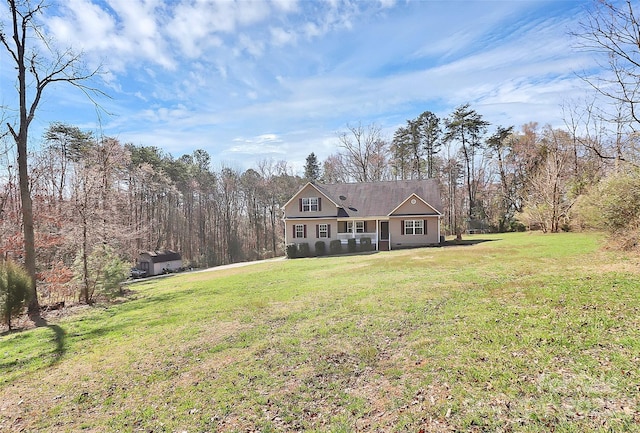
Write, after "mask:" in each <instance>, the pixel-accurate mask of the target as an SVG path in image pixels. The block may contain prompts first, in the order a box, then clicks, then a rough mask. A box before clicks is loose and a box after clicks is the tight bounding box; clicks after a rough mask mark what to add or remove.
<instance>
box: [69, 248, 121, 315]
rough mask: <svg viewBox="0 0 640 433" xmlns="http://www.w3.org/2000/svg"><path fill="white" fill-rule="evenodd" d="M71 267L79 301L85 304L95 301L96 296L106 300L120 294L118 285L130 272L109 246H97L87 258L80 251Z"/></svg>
mask: <svg viewBox="0 0 640 433" xmlns="http://www.w3.org/2000/svg"><path fill="white" fill-rule="evenodd" d="M73 266H74V274H75V279H76V281H77V282H78V285H79V288H80V294H79V299H80V300H81V301H84V302H86V303H87V304H92V303H93V302H94V301H95V299H94V296H95V295H96V294H100V295H103V296H106V297H108V298H111V297H114V296H116V295H118V294H121V293H122V290H121V287H120V285H121V283H122V282H123V281H125V280H126V279H127V277H128V276H129V272H130V268H129V265H128V263H127V262H125V261H124V260H122V258H121V257H120V256H119V255H118V254H117V253H116V251H115V250H114V249H113V248H112V247H110V246H109V245H99V246H97V247H96V248H94V250H93V251H92V252H91V254H89V255H88V256H85V255H84V254H83V252H82V251H80V252H79V253H78V255H77V256H76V260H75V262H74V265H73ZM85 270H86V272H85Z"/></svg>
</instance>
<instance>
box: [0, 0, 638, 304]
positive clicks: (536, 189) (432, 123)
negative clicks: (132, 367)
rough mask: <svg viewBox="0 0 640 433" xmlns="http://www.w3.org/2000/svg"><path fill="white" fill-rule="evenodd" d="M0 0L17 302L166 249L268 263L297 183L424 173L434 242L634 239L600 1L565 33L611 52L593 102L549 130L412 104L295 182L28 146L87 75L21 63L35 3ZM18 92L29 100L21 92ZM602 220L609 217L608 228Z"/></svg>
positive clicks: (171, 160)
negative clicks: (14, 91) (398, 121)
mask: <svg viewBox="0 0 640 433" xmlns="http://www.w3.org/2000/svg"><path fill="white" fill-rule="evenodd" d="M8 4H9V8H10V10H11V11H12V12H13V22H14V27H13V29H11V30H12V33H13V34H11V33H5V32H4V31H3V32H2V33H1V34H0V36H2V37H1V39H0V41H1V42H2V43H3V45H4V47H5V48H6V50H7V52H8V53H9V54H10V56H11V58H12V59H13V60H14V61H15V65H16V69H17V71H18V74H17V83H18V84H19V85H18V86H17V88H18V92H19V95H20V98H19V100H20V107H19V110H17V111H18V112H19V113H20V117H19V119H18V120H17V122H16V125H12V124H11V123H8V124H7V125H8V129H7V133H5V134H4V135H3V136H2V139H3V141H2V145H3V146H2V148H0V168H1V169H0V254H1V257H2V258H3V259H6V258H12V259H14V260H15V261H17V262H20V263H22V264H24V266H25V268H26V269H27V271H28V273H29V275H30V276H32V279H33V284H35V282H36V280H37V285H38V292H37V295H38V296H32V297H31V299H32V305H31V307H33V308H37V306H38V299H40V300H42V301H43V302H44V303H45V304H51V303H55V302H57V301H58V300H59V299H69V298H80V299H82V300H83V301H84V302H90V300H91V299H92V296H93V295H92V294H93V290H94V289H95V287H96V284H97V283H96V281H95V278H97V277H91V275H92V272H90V271H91V269H92V268H101V269H102V267H108V264H109V263H110V262H114V263H115V261H117V260H122V261H124V262H127V263H129V264H133V263H134V261H135V258H136V257H137V255H138V253H139V252H140V251H141V250H154V249H161V248H168V249H173V250H177V251H180V252H181V253H182V255H183V258H184V259H185V260H186V262H187V264H188V265H192V266H195V267H200V266H214V265H219V264H226V263H233V262H239V261H244V260H254V259H261V258H267V257H273V256H276V255H282V254H283V252H284V245H283V226H282V220H281V217H282V215H281V206H282V205H283V204H284V203H285V202H286V201H287V200H288V199H289V198H290V197H291V196H292V195H293V194H294V193H295V192H296V191H297V190H298V189H299V188H300V187H301V186H302V185H303V184H304V182H306V181H309V180H311V181H319V182H327V183H333V182H370V181H388V180H396V179H423V178H437V179H438V180H439V182H440V185H441V193H442V198H443V203H444V205H445V215H444V218H443V232H444V233H446V234H455V235H459V236H460V235H462V234H463V233H465V232H483V231H510V230H511V231H513V230H524V229H525V228H527V227H528V228H530V229H540V230H542V231H544V232H547V231H549V232H558V231H561V230H575V229H581V228H583V227H586V226H592V227H598V228H606V229H609V230H610V231H611V232H619V231H620V230H632V231H633V230H635V231H633V233H636V234H634V235H631V236H627V238H628V239H627V240H629V245H635V244H637V232H636V231H637V230H638V226H640V220H639V219H638V215H639V214H640V197H638V194H631V195H627V196H624V195H622V194H621V190H620V188H623V187H624V188H627V187H628V186H629V185H636V184H637V183H638V182H637V179H638V166H639V165H640V143H639V139H638V135H637V133H636V132H635V130H634V126H635V125H637V122H638V117H637V114H636V104H637V97H636V88H637V82H638V77H639V76H640V75H639V74H638V73H637V72H636V71H637V68H638V67H640V66H639V65H638V64H637V63H635V61H634V59H635V57H634V55H633V53H636V52H637V47H638V45H637V44H636V45H634V44H633V42H634V40H635V39H634V38H635V37H637V34H638V32H637V31H635V33H634V30H633V29H636V28H637V23H636V22H635V20H634V19H633V11H632V9H631V6H630V5H629V10H626V9H624V8H620V9H617V8H614V7H613V6H611V5H610V4H608V3H606V2H603V3H602V4H601V6H600V7H599V8H596V9H594V12H593V14H592V15H591V21H588V22H586V23H584V24H583V29H582V31H581V33H579V35H578V36H579V37H580V38H582V39H581V40H583V41H584V45H585V48H587V49H594V48H595V49H597V50H599V51H602V52H604V53H607V54H608V55H609V57H610V58H613V59H614V61H613V63H612V66H611V70H612V71H614V72H615V74H614V77H617V79H616V78H613V79H610V80H609V81H608V82H607V85H606V86H600V87H599V86H598V83H591V84H592V85H593V87H594V88H595V89H598V90H599V91H600V97H599V98H596V97H594V98H593V99H591V100H589V101H587V102H574V103H567V106H566V107H564V120H565V126H564V127H563V128H557V127H552V126H548V125H543V126H541V125H538V124H537V123H535V122H531V123H527V124H526V125H523V126H521V127H519V128H517V129H516V128H515V127H514V126H507V127H505V126H501V125H491V124H490V123H489V122H488V121H486V120H485V119H484V117H483V115H482V114H481V113H479V112H477V111H476V110H475V109H474V108H473V107H471V106H470V105H469V104H463V105H460V106H459V107H457V108H456V109H455V110H454V111H453V112H452V113H451V114H450V115H449V116H447V117H444V118H440V117H438V116H437V115H436V114H435V113H433V112H431V111H428V110H427V111H424V112H423V113H420V114H418V115H417V117H416V118H414V119H409V120H407V122H406V124H405V125H402V126H401V127H399V128H398V129H397V130H396V131H395V132H394V133H393V135H392V137H386V136H385V135H384V134H383V132H382V128H381V126H379V125H376V124H369V125H363V124H362V123H358V124H355V125H347V126H346V128H345V130H344V131H341V132H339V133H338V134H337V136H336V141H335V143H336V148H335V153H333V154H332V155H330V156H328V157H327V158H326V159H325V160H324V161H322V163H321V162H320V161H318V159H317V156H316V155H315V154H314V153H311V154H310V155H309V157H308V158H307V165H306V167H305V170H304V175H299V174H297V173H295V172H293V170H292V169H291V167H292V165H291V162H288V161H261V162H259V163H257V166H255V167H253V168H249V169H245V170H239V169H237V168H234V167H229V166H220V167H219V168H217V169H214V168H213V167H214V166H215V165H216V162H215V161H211V157H210V155H209V154H208V153H207V152H206V150H202V149H199V150H195V151H194V152H192V153H191V154H185V155H181V156H179V157H175V156H174V155H170V154H168V153H166V152H164V151H163V150H162V149H159V148H157V147H154V146H145V145H142V146H136V145H132V144H128V143H121V142H120V141H119V140H118V139H115V138H112V137H106V136H102V135H101V134H100V133H94V132H91V131H83V130H81V129H80V128H78V127H76V126H73V125H70V124H66V123H55V124H52V125H50V126H49V128H48V129H47V131H46V132H45V134H44V136H43V137H42V138H41V139H40V140H38V139H37V138H35V137H29V135H28V130H29V124H30V122H31V121H32V119H33V117H34V116H35V112H36V109H37V106H38V103H39V101H40V96H41V94H42V92H43V91H44V90H45V88H46V87H47V84H49V83H52V82H56V81H61V82H66V83H67V84H71V85H73V86H76V87H79V88H80V89H81V90H83V91H84V92H85V94H87V92H90V91H91V90H93V89H92V88H91V87H87V86H86V85H85V84H83V83H84V82H85V80H88V79H90V78H92V77H93V75H94V74H95V71H89V72H83V71H82V70H81V69H78V68H77V67H78V62H79V57H78V56H76V55H74V54H73V53H71V52H64V53H62V54H57V53H56V55H55V56H53V57H51V56H50V55H49V56H48V57H47V56H44V57H42V56H40V57H39V56H38V53H37V51H36V52H35V54H31V56H32V57H30V58H29V57H28V56H27V57H25V53H26V51H25V49H26V47H25V44H27V43H28V38H27V35H28V34H29V32H30V31H35V34H36V36H37V37H40V38H42V37H43V35H41V34H39V33H37V30H35V27H34V23H33V20H34V17H35V16H36V15H37V14H38V13H39V12H40V10H41V8H42V7H43V5H42V3H40V4H38V5H37V6H36V7H35V8H33V9H29V6H30V4H29V3H16V2H15V1H11V0H9V1H8ZM612 17H613V18H612ZM634 26H635V27H634ZM630 29H631V30H630ZM612 34H616V35H619V36H620V40H618V39H616V38H613V39H612V37H611V35H612ZM42 58H44V59H45V61H42ZM47 61H50V64H46V63H47ZM40 68H42V70H41V69H40ZM29 74H31V79H28V76H29ZM30 80H31V81H30ZM29 83H35V84H34V85H35V92H31V93H29V92H28V90H29V89H28V84H29ZM616 86H617V87H616ZM28 96H31V97H32V99H31V100H29V99H28ZM612 113H613V114H612ZM35 142H38V143H39V144H40V145H39V146H38V147H36V148H35V149H36V150H34V149H33V147H34V146H33V144H34V143H35ZM27 143H29V144H30V148H31V151H29V150H28V149H27ZM612 191H613V192H612ZM603 192H607V194H609V197H612V196H615V200H614V199H609V200H608V201H606V203H607V204H608V206H609V209H608V210H606V211H602V210H599V206H600V202H599V199H600V198H602V194H603ZM614 192H615V194H617V195H615V194H614ZM612 194H613V195H612ZM621 197H622V198H621ZM625 206H626V208H625ZM603 215H623V217H622V218H619V219H615V221H617V222H616V223H615V224H613V223H612V219H611V218H609V219H606V220H605V219H603ZM619 220H621V221H619ZM634 239H635V241H634ZM634 242H635V244H634ZM33 277H35V278H33ZM92 278H93V280H94V281H91V280H92ZM79 287H80V289H78V288H79ZM32 291H33V294H36V292H35V286H34V287H33V289H32ZM31 307H30V308H31Z"/></svg>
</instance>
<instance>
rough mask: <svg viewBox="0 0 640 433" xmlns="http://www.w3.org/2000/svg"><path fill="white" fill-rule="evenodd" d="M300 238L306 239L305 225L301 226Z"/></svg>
mask: <svg viewBox="0 0 640 433" xmlns="http://www.w3.org/2000/svg"><path fill="white" fill-rule="evenodd" d="M302 237H303V238H306V237H307V225H306V224H305V225H303V226H302Z"/></svg>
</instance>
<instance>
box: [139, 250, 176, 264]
mask: <svg viewBox="0 0 640 433" xmlns="http://www.w3.org/2000/svg"><path fill="white" fill-rule="evenodd" d="M145 254H146V255H148V256H149V257H150V258H151V262H152V263H161V262H172V261H174V260H182V257H181V256H180V253H177V252H175V251H173V250H158V251H143V252H141V253H140V255H145Z"/></svg>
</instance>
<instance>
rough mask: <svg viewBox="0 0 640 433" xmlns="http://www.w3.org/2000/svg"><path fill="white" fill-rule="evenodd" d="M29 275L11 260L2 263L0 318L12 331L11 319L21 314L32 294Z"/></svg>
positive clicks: (0, 275) (0, 262) (0, 267)
mask: <svg viewBox="0 0 640 433" xmlns="http://www.w3.org/2000/svg"><path fill="white" fill-rule="evenodd" d="M30 286H31V283H30V281H29V275H28V274H27V273H26V272H25V271H24V270H23V269H22V268H21V267H20V266H18V265H17V264H15V263H13V262H12V261H11V260H8V261H6V262H3V261H0V318H1V320H2V321H3V322H4V323H5V324H6V325H7V326H8V327H9V330H11V318H12V317H13V316H15V315H17V314H19V313H20V312H21V311H22V309H23V308H24V306H25V303H26V302H27V301H28V299H29V296H30V294H31V291H30Z"/></svg>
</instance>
